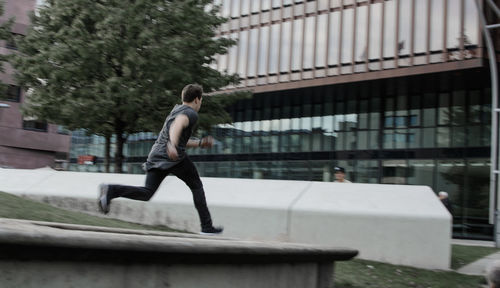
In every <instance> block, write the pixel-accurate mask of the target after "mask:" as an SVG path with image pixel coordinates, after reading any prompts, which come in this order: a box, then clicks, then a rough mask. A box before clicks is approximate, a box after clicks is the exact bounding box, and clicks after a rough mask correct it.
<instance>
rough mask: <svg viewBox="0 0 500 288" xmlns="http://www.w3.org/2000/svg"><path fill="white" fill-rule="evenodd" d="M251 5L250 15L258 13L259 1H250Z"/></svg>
mask: <svg viewBox="0 0 500 288" xmlns="http://www.w3.org/2000/svg"><path fill="white" fill-rule="evenodd" d="M251 4H252V7H251V11H252V13H257V12H259V10H260V0H259V1H255V0H253V1H251Z"/></svg>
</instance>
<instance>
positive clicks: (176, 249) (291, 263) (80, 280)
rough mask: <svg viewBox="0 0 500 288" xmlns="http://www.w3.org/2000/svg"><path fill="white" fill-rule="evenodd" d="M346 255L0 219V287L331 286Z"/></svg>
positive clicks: (310, 248) (345, 251)
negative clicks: (335, 273) (336, 263)
mask: <svg viewBox="0 0 500 288" xmlns="http://www.w3.org/2000/svg"><path fill="white" fill-rule="evenodd" d="M356 254H357V251H356V250H352V249H347V248H334V247H327V246H316V245H315V246H312V245H305V244H290V243H278V242H275V243H270V242H268V243H265V242H255V241H242V240H234V239H228V238H220V237H219V238H217V237H214V238H211V237H210V238H206V237H201V236H198V235H191V234H180V233H168V232H156V231H136V230H127V229H109V228H103V227H91V226H79V225H68V224H53V223H45V222H30V221H21V220H11V219H0V271H2V273H0V283H1V284H0V287H2V288H3V287H9V288H10V287H28V288H30V287H55V288H58V287H61V288H62V287H111V288H114V287H116V288H118V287H120V288H121V287H181V288H183V287H197V288H198V287H270V288H271V287H292V288H293V287H297V288H299V287H318V288H323V287H324V288H326V287H332V286H333V265H334V262H335V261H345V260H349V259H351V258H352V257H354V256H356Z"/></svg>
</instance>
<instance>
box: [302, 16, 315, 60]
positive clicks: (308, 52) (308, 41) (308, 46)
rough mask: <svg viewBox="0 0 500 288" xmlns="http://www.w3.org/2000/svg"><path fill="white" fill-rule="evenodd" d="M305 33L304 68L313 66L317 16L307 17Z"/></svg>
mask: <svg viewBox="0 0 500 288" xmlns="http://www.w3.org/2000/svg"><path fill="white" fill-rule="evenodd" d="M305 25H306V26H305V33H306V34H305V35H304V61H303V64H302V65H303V68H304V69H311V68H313V61H314V59H313V56H314V35H315V26H316V17H314V16H313V17H307V18H306V22H305Z"/></svg>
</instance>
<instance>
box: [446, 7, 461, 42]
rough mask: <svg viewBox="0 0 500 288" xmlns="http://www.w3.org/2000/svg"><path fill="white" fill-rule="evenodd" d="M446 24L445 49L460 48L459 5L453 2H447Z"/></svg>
mask: <svg viewBox="0 0 500 288" xmlns="http://www.w3.org/2000/svg"><path fill="white" fill-rule="evenodd" d="M447 8H448V9H447V12H448V15H447V16H448V19H447V20H448V23H447V25H446V28H447V30H448V31H446V47H447V48H448V49H453V48H457V49H458V48H459V47H460V37H461V36H460V18H461V11H460V4H459V3H456V2H454V1H448V7H447Z"/></svg>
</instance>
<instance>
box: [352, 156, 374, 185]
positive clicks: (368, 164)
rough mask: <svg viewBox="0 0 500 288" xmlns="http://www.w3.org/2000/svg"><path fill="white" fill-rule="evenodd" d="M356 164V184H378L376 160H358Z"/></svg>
mask: <svg viewBox="0 0 500 288" xmlns="http://www.w3.org/2000/svg"><path fill="white" fill-rule="evenodd" d="M356 164H357V166H356V183H378V172H379V169H378V161H377V160H358V161H356ZM351 181H352V180H351Z"/></svg>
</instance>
